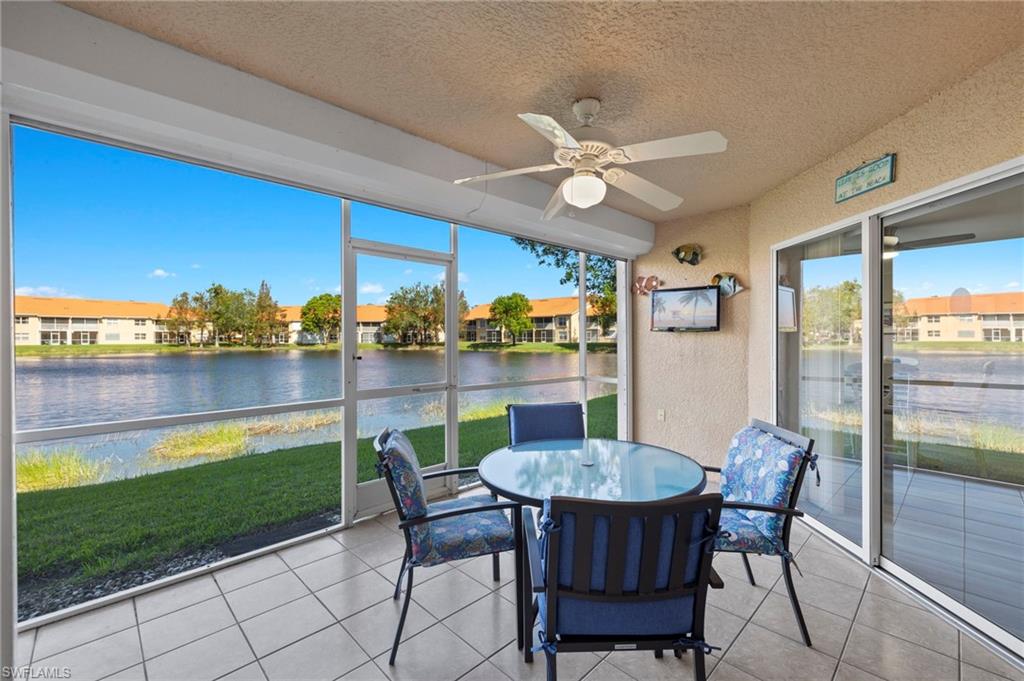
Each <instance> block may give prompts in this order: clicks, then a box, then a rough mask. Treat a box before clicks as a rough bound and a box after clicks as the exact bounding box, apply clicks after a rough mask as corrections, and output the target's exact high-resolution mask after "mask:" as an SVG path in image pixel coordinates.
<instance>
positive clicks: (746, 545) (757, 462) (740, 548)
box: [704, 419, 818, 646]
mask: <svg viewBox="0 0 1024 681" xmlns="http://www.w3.org/2000/svg"><path fill="white" fill-rule="evenodd" d="M813 448H814V440H812V439H810V438H807V437H804V436H803V435H798V434H797V433H793V432H790V431H788V430H784V429H782V428H779V427H777V426H773V425H772V424H770V423H765V422H764V421H759V420H757V419H752V420H751V422H750V425H749V426H747V427H746V428H744V429H743V430H741V431H739V432H738V433H736V434H735V435H734V436H733V438H732V443H731V444H730V447H729V453H728V454H727V455H726V459H725V465H724V466H722V467H721V468H717V467H714V466H705V467H704V469H705V470H708V471H712V472H716V473H719V474H721V486H720V490H721V493H722V496H723V497H724V498H725V503H723V504H722V521H721V526H722V534H721V535H720V536H719V537H718V539H717V540H716V542H715V550H716V551H720V552H734V553H739V554H740V555H741V556H742V557H743V566H744V567H745V568H746V570H747V578H748V579H749V580H750V583H751V584H752V585H753V584H755V582H754V572H753V570H751V568H750V560H749V559H748V558H747V554H748V553H755V554H758V555H767V556H779V557H780V558H781V559H782V575H783V577H784V578H785V581H786V589H787V591H788V592H789V601H790V604H791V605H792V606H793V614H794V615H796V621H797V624H798V625H799V626H800V635H801V636H802V637H803V640H804V643H805V644H806V645H808V646H810V645H811V637H810V634H808V633H807V624H806V623H805V622H804V615H803V612H802V611H801V610H800V602H799V601H798V600H797V597H796V589H795V588H794V586H793V575H792V573H791V564H793V563H794V561H793V554H792V553H791V552H790V550H789V532H790V528H791V527H792V524H793V518H796V517H799V516H802V515H803V512H801V511H798V510H796V503H797V499H798V498H799V496H800V487H801V486H802V484H803V479H804V473H805V471H806V470H807V467H808V466H810V467H811V469H812V470H815V471H816V470H817V464H816V461H817V459H818V457H817V455H814V454H812V453H811V450H812V449H813Z"/></svg>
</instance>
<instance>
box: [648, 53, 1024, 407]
mask: <svg viewBox="0 0 1024 681" xmlns="http://www.w3.org/2000/svg"><path fill="white" fill-rule="evenodd" d="M1022 98H1024V48H1021V49H1017V50H1015V51H1013V52H1011V53H1008V54H1007V55H1005V56H1003V57H1001V58H1000V59H998V60H996V61H994V62H992V63H991V64H989V65H988V66H986V67H985V68H983V69H981V70H980V71H978V72H977V73H975V74H974V75H972V76H971V77H970V78H968V79H966V80H964V81H962V82H960V83H958V84H957V85H954V86H953V87H951V88H949V89H947V90H944V91H942V92H940V93H937V94H936V95H935V96H933V97H932V98H931V99H929V100H928V101H927V102H926V103H924V104H922V105H921V106H919V107H916V108H914V109H911V110H910V111H909V112H907V113H906V114H904V115H902V116H900V117H899V118H896V119H895V120H893V121H891V122H889V123H887V124H886V125H884V126H882V127H881V128H879V129H878V130H875V131H874V132H872V133H870V134H868V135H867V136H866V137H864V138H863V139H862V140H860V141H859V142H857V143H856V144H853V145H851V146H850V147H847V148H846V149H844V150H843V151H842V152H840V153H838V154H836V155H834V156H832V157H830V158H829V159H827V160H825V161H823V162H822V163H819V164H818V165H816V166H814V167H813V168H811V169H809V170H807V171H805V172H803V173H801V174H800V175H798V176H796V177H794V178H793V179H791V180H789V181H788V182H786V183H784V184H782V185H780V186H779V187H776V188H775V189H773V190H772V191H770V192H768V193H767V194H765V195H764V196H761V197H760V198H758V199H756V200H755V201H754V202H753V203H752V204H751V206H750V265H749V269H750V282H751V291H750V294H749V295H750V297H751V300H750V306H751V315H750V342H749V347H748V353H749V367H750V374H749V385H748V386H747V388H746V390H747V395H748V405H749V415H750V416H756V417H759V418H765V419H767V418H769V417H771V413H770V411H771V390H772V386H771V363H772V358H771V357H770V354H771V334H772V328H771V305H772V290H773V289H772V282H771V281H770V273H771V270H770V267H771V262H770V257H769V249H770V248H771V246H772V244H775V243H778V242H780V241H783V240H785V239H789V238H791V237H794V236H798V235H800V234H802V233H804V232H807V231H810V230H812V229H816V228H818V227H823V226H825V225H828V224H832V223H834V222H837V221H839V220H841V219H843V218H844V217H847V216H853V215H857V214H859V213H862V212H864V211H866V210H870V209H871V208H872V207H876V206H882V205H885V204H887V203H890V202H892V201H895V200H897V199H899V198H901V197H905V196H909V195H911V194H916V193H918V192H921V191H924V190H926V189H929V188H931V187H934V186H936V185H939V184H942V183H944V182H948V181H950V180H955V179H956V178H958V177H962V176H964V175H967V174H969V173H972V172H976V171H978V170H982V169H984V168H987V167H989V166H993V165H995V164H997V163H1000V162H1002V161H1007V160H1009V159H1012V158H1015V157H1017V156H1020V155H1024V109H1022V107H1021V102H1022V101H1024V99H1022ZM887 152H896V154H897V161H896V181H895V182H894V183H893V184H891V185H889V186H887V187H884V188H882V189H878V190H875V191H873V192H869V193H868V194H864V195H862V196H859V197H857V198H854V199H851V200H849V201H846V202H845V203H842V204H839V205H836V204H835V203H834V202H833V187H834V183H835V178H836V177H838V176H839V175H841V174H842V173H843V172H845V171H846V170H849V169H851V168H854V167H856V166H858V165H860V164H861V163H862V162H863V161H865V160H868V159H873V158H878V157H879V156H882V155H883V154H885V153H887ZM659 231H660V229H659ZM659 239H660V234H659ZM639 345H640V344H639V343H638V346H639ZM637 385H638V386H639V387H640V389H641V390H642V387H643V385H644V384H643V383H638V384H637Z"/></svg>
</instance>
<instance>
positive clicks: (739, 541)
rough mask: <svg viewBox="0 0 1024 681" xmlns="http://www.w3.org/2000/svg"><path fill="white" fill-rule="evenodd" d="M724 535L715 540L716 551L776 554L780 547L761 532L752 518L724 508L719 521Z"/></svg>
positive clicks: (733, 509)
mask: <svg viewBox="0 0 1024 681" xmlns="http://www.w3.org/2000/svg"><path fill="white" fill-rule="evenodd" d="M719 527H720V529H721V530H722V534H719V535H718V539H716V540H715V550H716V551H740V552H743V553H765V554H769V555H771V554H775V553H778V552H779V549H778V545H777V544H776V542H775V540H774V539H773V538H772V537H769V536H768V535H766V534H764V533H763V532H761V530H759V529H758V527H757V525H755V524H754V523H753V522H752V521H751V520H750V518H748V517H747V516H745V515H744V514H743V513H742V512H741V511H738V510H736V509H735V508H723V509H722V518H721V520H720V521H719Z"/></svg>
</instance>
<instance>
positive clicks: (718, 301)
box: [651, 284, 722, 333]
mask: <svg viewBox="0 0 1024 681" xmlns="http://www.w3.org/2000/svg"><path fill="white" fill-rule="evenodd" d="M711 290H713V291H714V295H715V325H714V326H661V327H659V326H655V325H654V305H655V301H656V300H657V297H658V296H659V295H663V294H666V293H678V292H680V291H711ZM721 328H722V292H721V290H720V289H719V288H718V286H715V285H714V284H711V285H707V286H684V287H680V288H659V289H655V290H654V291H651V331H658V332H670V333H691V332H696V333H702V332H707V331H720V330H721Z"/></svg>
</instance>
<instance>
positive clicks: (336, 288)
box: [334, 284, 341, 293]
mask: <svg viewBox="0 0 1024 681" xmlns="http://www.w3.org/2000/svg"><path fill="white" fill-rule="evenodd" d="M334 292H335V293H341V284H338V285H337V286H335V287H334Z"/></svg>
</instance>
